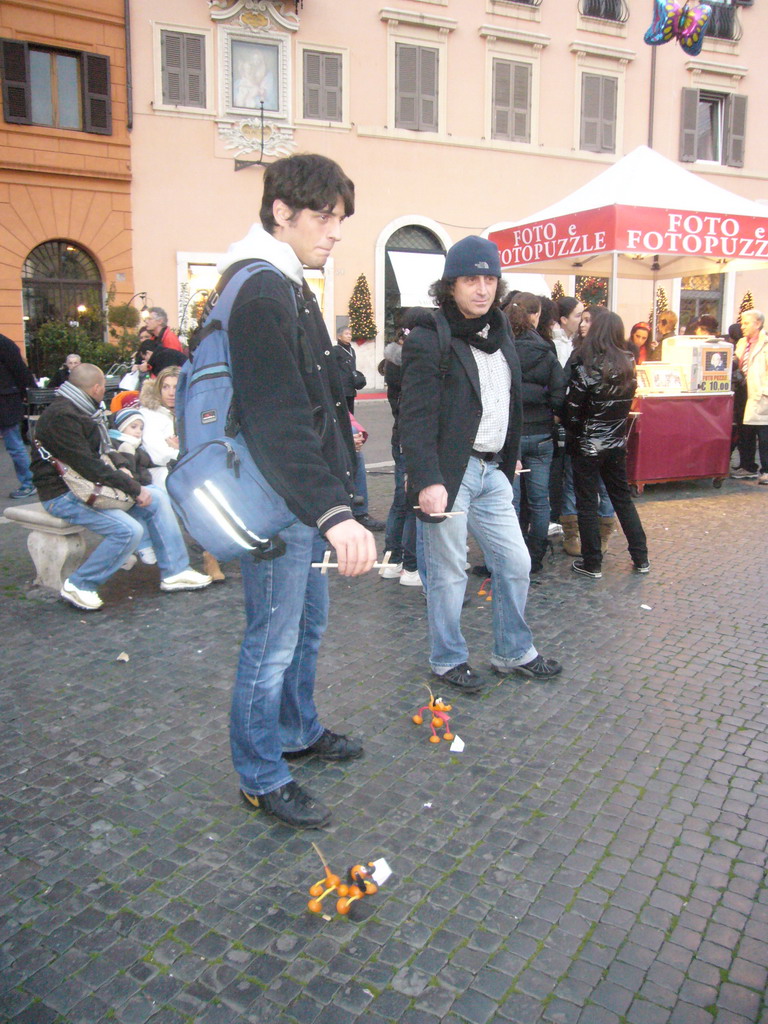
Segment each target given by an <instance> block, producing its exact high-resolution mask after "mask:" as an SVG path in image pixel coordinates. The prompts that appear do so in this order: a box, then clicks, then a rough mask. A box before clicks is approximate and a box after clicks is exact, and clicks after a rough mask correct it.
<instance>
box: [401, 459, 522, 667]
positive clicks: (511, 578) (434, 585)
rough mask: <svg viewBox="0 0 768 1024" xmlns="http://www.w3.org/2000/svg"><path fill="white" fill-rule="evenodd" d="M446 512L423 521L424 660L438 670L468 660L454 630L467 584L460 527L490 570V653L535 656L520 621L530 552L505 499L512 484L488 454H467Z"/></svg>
mask: <svg viewBox="0 0 768 1024" xmlns="http://www.w3.org/2000/svg"><path fill="white" fill-rule="evenodd" d="M453 511H456V512H459V511H462V512H464V513H466V514H465V515H459V516H451V517H449V518H448V519H444V520H443V521H442V522H441V523H425V524H423V526H422V531H421V532H422V536H423V540H424V561H425V563H426V566H427V577H428V580H429V588H428V597H427V613H428V619H429V636H430V644H431V652H430V659H429V660H430V665H431V666H432V668H433V669H434V671H435V672H437V673H439V674H442V673H444V672H447V671H448V669H451V668H454V667H455V666H456V665H461V664H463V663H464V662H466V661H468V660H469V651H468V649H467V644H466V641H465V639H464V636H463V634H462V632H461V609H462V604H463V601H464V594H465V591H466V587H467V574H466V571H465V569H464V566H465V565H466V561H467V531H469V532H471V534H472V536H473V537H474V538H475V540H476V541H477V542H478V544H479V545H480V548H481V550H482V552H483V557H484V559H485V564H486V565H487V566H488V568H489V569H490V570H491V572H492V573H493V605H492V608H493V658H494V660H497V661H500V662H504V663H505V664H507V665H510V666H512V665H522V664H525V663H526V662H528V661H530V660H531V659H532V658H535V657H536V653H537V652H536V648H535V647H534V646H533V637H532V635H531V631H530V629H529V628H528V625H527V623H526V621H525V617H524V615H525V602H526V599H527V597H528V585H529V582H530V576H529V574H530V569H531V558H530V555H529V554H528V549H527V548H526V546H525V541H524V540H523V535H522V533H521V532H520V524H519V523H518V519H517V514H516V513H515V510H514V508H513V505H512V484H511V483H510V482H509V480H508V479H507V477H506V476H505V475H504V473H502V471H501V470H500V469H499V467H498V466H497V465H496V464H495V463H493V462H483V460H482V459H477V458H475V457H474V456H472V457H470V460H469V462H468V464H467V468H466V470H465V472H464V478H463V480H462V482H461V486H460V487H459V493H458V494H457V496H456V500H455V502H454V504H453Z"/></svg>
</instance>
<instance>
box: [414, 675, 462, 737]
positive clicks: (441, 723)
mask: <svg viewBox="0 0 768 1024" xmlns="http://www.w3.org/2000/svg"><path fill="white" fill-rule="evenodd" d="M425 685H426V684H425ZM427 689H428V690H429V687H428V686H427ZM452 708H453V705H452V704H446V702H445V701H444V700H443V698H442V697H435V695H434V694H433V693H432V691H431V690H429V703H428V704H425V705H424V707H422V708H419V710H418V711H417V712H416V714H415V715H412V716H411V720H412V721H413V722H415V723H416V725H421V724H422V722H423V721H424V712H425V711H428V712H429V713H430V715H431V716H432V717H431V719H430V722H429V728H430V729H431V730H432V735H431V736H430V737H429V742H430V743H439V742H440V736H438V734H437V730H438V729H444V730H445V731H444V732H443V736H442V738H443V739H445V740H448V741H450V740H452V739H453V733H452V732H451V730H450V727H449V725H448V723H449V722H450V720H451V716H450V715H449V714H448V712H449V711H450V710H451V709H452Z"/></svg>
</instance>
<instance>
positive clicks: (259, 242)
mask: <svg viewBox="0 0 768 1024" xmlns="http://www.w3.org/2000/svg"><path fill="white" fill-rule="evenodd" d="M242 260H266V261H267V263H271V264H272V265H273V266H274V267H277V269H278V270H279V271H281V273H283V274H285V276H286V277H287V278H290V280H291V281H293V282H295V283H296V284H298V285H300V284H301V283H302V281H303V280H304V270H303V268H302V265H301V262H300V261H299V259H298V257H297V256H296V253H295V252H294V251H293V249H292V248H291V247H290V245H288V243H287V242H280V241H278V239H277V238H275V237H274V236H273V235H270V233H269V232H268V231H265V230H264V228H263V227H262V226H261V224H253V225H252V226H251V229H250V231H249V232H248V234H247V235H246V236H245V238H241V239H240V241H239V242H233V243H232V245H230V247H229V248H228V249H227V252H226V255H225V256H223V257H222V259H221V260H220V262H219V264H218V266H217V267H216V269H217V270H218V272H219V273H220V274H223V273H224V271H225V270H227V269H228V268H229V267H231V266H232V265H233V264H234V263H240V262H241V261H242Z"/></svg>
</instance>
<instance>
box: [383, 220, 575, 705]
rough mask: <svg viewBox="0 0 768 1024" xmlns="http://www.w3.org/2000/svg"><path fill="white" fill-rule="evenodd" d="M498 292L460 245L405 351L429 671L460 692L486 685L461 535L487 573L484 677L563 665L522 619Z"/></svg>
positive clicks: (480, 252) (512, 416) (507, 368)
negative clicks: (471, 620)
mask: <svg viewBox="0 0 768 1024" xmlns="http://www.w3.org/2000/svg"><path fill="white" fill-rule="evenodd" d="M503 290H504V286H503V283H502V281H501V263H500V260H499V251H498V249H497V247H496V245H495V244H494V243H493V242H490V241H488V239H486V238H480V237H478V236H475V235H470V236H469V237H467V238H464V239H462V240H461V241H460V242H457V243H456V245H454V246H452V247H451V249H449V251H448V254H447V256H446V260H445V268H444V270H443V276H442V278H441V279H440V280H439V281H437V282H435V284H433V285H432V287H431V289H430V295H432V296H433V298H434V300H435V303H436V305H437V306H438V309H437V310H435V311H434V312H432V311H430V310H426V309H425V310H424V311H423V316H421V317H420V318H419V319H418V323H417V326H415V327H414V328H413V329H412V330H411V332H410V334H409V335H408V337H407V339H406V341H405V344H404V346H403V377H402V397H401V401H400V438H401V444H402V449H403V454H404V456H405V462H406V469H407V474H408V501H409V503H410V504H412V505H415V506H416V507H417V508H418V512H417V516H418V518H419V519H420V520H421V523H420V529H421V531H422V537H423V548H424V568H425V570H426V589H427V609H428V618H429V633H430V642H431V653H430V665H431V667H432V672H433V674H434V675H436V676H439V677H440V678H441V679H443V680H444V681H445V682H448V683H451V684H453V685H454V686H456V687H458V688H459V689H461V690H463V691H464V692H465V693H473V692H476V691H478V690H480V689H482V687H483V686H484V684H485V683H486V682H487V680H486V679H484V678H483V677H482V676H480V675H479V674H478V673H477V672H476V671H475V670H474V669H473V668H472V667H471V666H470V665H469V664H468V657H469V652H468V649H467V644H466V641H465V640H464V637H463V635H462V632H461V609H462V603H463V600H464V592H465V590H466V584H467V576H466V572H465V571H464V565H465V558H466V542H467V531H468V530H471V532H472V534H473V536H474V537H475V538H476V539H477V541H478V543H479V544H480V547H481V548H482V551H483V555H484V556H485V562H486V564H487V565H488V566H489V567H490V569H491V571H492V573H493V637H494V645H493V653H492V655H491V665H492V667H493V669H494V671H496V672H498V673H499V674H500V675H510V674H512V673H516V674H518V675H523V676H527V677H528V678H532V679H535V680H539V681H541V680H548V679H551V678H552V677H554V676H556V675H557V674H558V673H559V672H560V671H561V668H562V666H561V665H560V664H559V663H558V662H557V661H554V660H551V659H547V658H543V657H542V656H541V655H540V654H539V653H538V651H537V650H536V648H535V647H534V644H533V637H532V635H531V631H530V629H529V628H528V625H527V623H526V621H525V618H524V614H525V602H526V598H527V596H528V583H529V572H530V566H531V561H530V556H529V554H528V550H527V548H526V546H525V542H524V541H523V537H522V534H521V532H520V526H519V523H518V521H517V516H516V515H515V511H514V508H513V505H512V480H513V479H514V475H515V470H516V468H517V459H518V452H519V448H520V433H521V427H522V408H523V403H522V394H521V391H522V384H521V377H520V363H519V360H518V357H517V352H516V350H515V346H514V343H513V341H512V337H511V335H510V332H509V327H508V324H507V320H506V317H505V316H504V314H503V313H502V312H501V310H500V308H499V300H500V298H501V296H502V294H503ZM444 513H447V516H445V517H444V515H443V514H444ZM419 568H420V569H421V568H422V567H421V566H420V567H419Z"/></svg>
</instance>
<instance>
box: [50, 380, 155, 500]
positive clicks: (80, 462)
mask: <svg viewBox="0 0 768 1024" xmlns="http://www.w3.org/2000/svg"><path fill="white" fill-rule="evenodd" d="M100 437H101V435H100V433H99V428H98V425H97V424H96V423H95V422H94V421H93V420H92V419H91V418H90V416H88V415H86V413H84V412H81V410H80V409H78V408H77V406H76V405H75V404H74V402H70V401H69V399H68V398H64V397H63V396H62V395H57V396H56V398H54V400H53V401H52V402H51V404H50V405H49V406H48V407H47V408H46V409H43V411H42V413H41V414H40V419H39V420H38V421H37V426H36V428H35V440H36V441H37V442H39V443H40V444H41V445H42V446H43V447H44V448H45V449H47V451H49V452H50V454H51V455H53V456H55V457H56V458H57V459H60V460H61V461H62V462H65V463H66V464H67V465H68V466H71V467H72V469H74V470H76V471H77V472H78V473H79V474H80V475H81V476H84V477H85V478H86V480H93V482H94V483H102V484H110V485H111V486H112V487H117V488H119V489H120V490H121V491H125V492H126V494H130V495H131V496H132V497H134V498H136V497H138V495H139V493H140V491H141V484H139V483H137V482H136V480H134V479H133V477H131V476H129V475H128V474H127V473H124V472H121V471H120V470H118V469H112V468H111V467H109V466H107V465H105V464H104V463H103V462H102V461H101V459H100V458H99V442H100ZM32 479H33V480H34V484H35V487H36V488H37V493H38V496H39V498H40V500H41V501H50V499H51V498H57V497H58V496H59V495H60V494H66V493H67V491H68V487H67V485H66V484H65V483H64V481H63V480H62V479H61V477H60V476H59V474H58V473H57V472H56V469H55V468H54V466H53V465H52V464H51V463H50V462H48V461H47V460H45V459H43V458H41V456H40V455H39V454H38V452H37V450H36V449H34V448H33V453H32Z"/></svg>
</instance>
